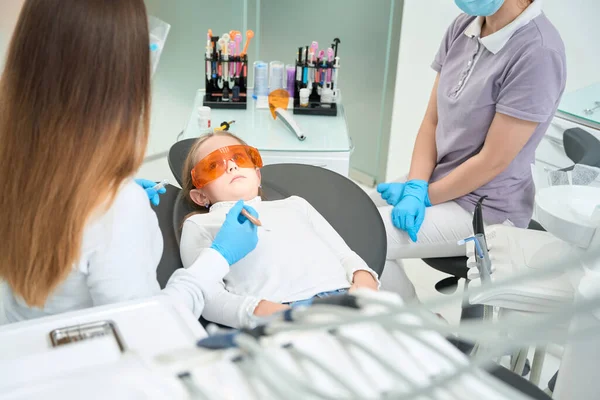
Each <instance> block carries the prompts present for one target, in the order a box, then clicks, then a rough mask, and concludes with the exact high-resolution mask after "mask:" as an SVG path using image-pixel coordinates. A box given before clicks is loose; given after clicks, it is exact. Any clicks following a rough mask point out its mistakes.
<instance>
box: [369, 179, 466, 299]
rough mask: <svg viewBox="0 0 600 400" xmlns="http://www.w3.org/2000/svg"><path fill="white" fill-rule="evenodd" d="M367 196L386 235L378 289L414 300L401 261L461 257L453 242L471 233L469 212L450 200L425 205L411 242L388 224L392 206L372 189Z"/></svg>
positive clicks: (412, 290) (401, 232) (462, 253)
mask: <svg viewBox="0 0 600 400" xmlns="http://www.w3.org/2000/svg"><path fill="white" fill-rule="evenodd" d="M403 181H404V179H400V180H398V181H397V182H403ZM370 197H371V199H372V200H373V202H374V203H375V205H376V206H377V208H378V209H379V213H380V214H381V219H382V220H383V223H384V225H385V231H386V234H387V235H386V236H387V256H386V259H387V261H386V263H385V267H384V270H383V274H382V276H381V288H382V289H383V290H387V291H391V292H395V293H398V294H399V295H400V296H401V297H402V299H403V300H404V301H406V302H411V301H418V299H417V295H416V291H415V287H414V285H413V284H412V282H411V281H410V279H409V278H408V276H407V275H406V272H405V271H404V265H403V264H402V261H401V260H402V259H404V258H432V257H455V256H461V255H462V256H464V255H465V247H464V246H459V245H457V242H458V241H459V240H461V239H464V238H466V237H469V236H471V235H473V215H472V214H471V213H470V212H468V211H466V210H465V209H463V208H462V207H461V206H459V205H458V204H457V203H455V202H453V201H450V202H447V203H442V204H438V205H435V206H432V207H428V208H427V210H426V211H425V220H424V221H423V225H421V229H420V230H419V234H418V236H417V242H416V243H414V242H413V241H412V240H410V238H409V237H408V233H406V232H405V231H403V230H401V229H398V228H396V227H395V226H394V224H393V223H392V209H393V207H392V206H390V205H388V204H387V203H386V201H385V200H383V199H382V198H381V195H380V194H379V193H378V192H377V191H376V190H375V191H374V192H373V193H371V195H370Z"/></svg>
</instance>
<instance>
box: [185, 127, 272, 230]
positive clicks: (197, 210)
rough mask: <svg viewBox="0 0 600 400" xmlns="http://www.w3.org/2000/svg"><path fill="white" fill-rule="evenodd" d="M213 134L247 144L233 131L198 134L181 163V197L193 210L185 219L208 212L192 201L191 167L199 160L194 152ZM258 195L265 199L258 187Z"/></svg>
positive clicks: (205, 208) (193, 187) (206, 208)
mask: <svg viewBox="0 0 600 400" xmlns="http://www.w3.org/2000/svg"><path fill="white" fill-rule="evenodd" d="M214 136H229V137H231V138H234V139H235V140H237V141H238V142H239V143H240V144H243V145H244V146H247V145H248V144H247V143H246V142H244V141H243V140H242V139H240V138H239V137H237V136H236V135H234V134H233V133H231V132H227V131H215V132H212V133H209V134H207V135H204V136H200V137H199V138H198V140H196V141H195V142H194V144H193V145H192V148H191V149H190V152H189V153H188V155H187V158H186V159H185V162H184V163H183V188H182V191H183V197H184V198H185V199H186V201H187V202H188V204H189V205H190V206H191V207H192V208H193V210H194V211H193V212H192V213H191V214H189V215H188V216H186V219H187V218H189V217H191V216H192V215H195V214H203V213H206V212H208V207H203V206H201V205H199V204H196V203H195V202H194V200H192V198H191V196H190V193H191V191H192V190H194V189H195V186H194V183H193V182H192V169H194V167H195V166H196V164H197V163H198V162H199V161H200V160H197V159H196V153H198V149H199V148H200V146H201V145H202V143H204V142H206V141H207V140H208V139H210V138H212V137H214ZM258 195H259V196H260V197H261V198H262V199H263V200H264V199H265V196H264V194H263V191H262V189H261V188H258Z"/></svg>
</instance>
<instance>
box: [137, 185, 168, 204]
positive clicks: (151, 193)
mask: <svg viewBox="0 0 600 400" xmlns="http://www.w3.org/2000/svg"><path fill="white" fill-rule="evenodd" d="M135 183H137V184H138V185H140V186H141V187H142V188H143V189H144V190H145V191H146V194H147V195H148V199H149V200H150V202H151V203H152V204H154V205H155V206H157V205H158V203H160V198H159V196H158V195H159V194H164V193H166V192H167V188H162V189H159V190H158V191H156V190H154V189H152V188H153V187H154V186H156V185H157V183H156V182H154V181H150V180H148V179H136V180H135Z"/></svg>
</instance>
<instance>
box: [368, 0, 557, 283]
mask: <svg viewBox="0 0 600 400" xmlns="http://www.w3.org/2000/svg"><path fill="white" fill-rule="evenodd" d="M455 2H456V4H457V6H458V7H459V8H460V9H461V10H462V11H464V14H461V15H459V16H458V17H457V18H456V19H455V20H454V22H453V23H452V25H450V27H449V28H448V30H447V32H446V34H445V36H444V38H443V39H442V42H441V45H440V48H439V51H438V53H437V55H436V56H435V59H434V61H433V64H432V68H433V69H434V70H435V71H436V72H437V76H436V79H435V83H434V85H433V90H432V92H431V97H430V100H429V105H428V107H427V111H426V113H425V117H424V118H423V122H422V124H421V127H420V129H419V132H418V134H417V138H416V142H415V146H414V150H413V154H412V161H411V166H410V171H409V173H408V177H407V178H406V179H402V180H399V181H398V182H393V183H383V184H380V185H379V186H378V187H377V191H378V193H374V194H373V199H374V200H375V201H376V203H377V205H378V207H379V210H380V212H381V215H382V218H383V220H384V222H385V224H386V230H387V235H388V253H387V259H388V260H390V262H388V264H390V263H392V262H391V260H397V259H402V258H428V257H451V256H458V255H464V248H462V247H459V246H457V245H456V242H457V241H458V240H459V239H463V238H465V237H467V236H470V235H472V234H473V228H472V215H473V211H474V208H475V204H476V202H477V201H478V200H479V199H480V197H481V196H487V199H486V200H485V201H484V203H483V216H484V220H485V222H486V223H487V224H503V223H507V224H511V225H515V226H517V227H521V228H525V227H527V225H528V224H529V221H530V219H531V216H532V213H533V204H534V193H535V188H534V183H533V178H532V176H531V168H530V165H531V164H532V163H533V162H534V160H535V149H536V147H537V146H538V144H539V142H540V140H542V137H543V136H544V134H545V132H546V130H547V128H548V126H549V124H550V121H551V120H552V118H553V116H554V113H555V112H556V109H557V108H558V104H559V101H560V98H561V96H562V93H563V91H564V89H565V82H566V76H567V71H566V57H565V49H564V45H563V42H562V40H561V37H560V34H559V33H558V31H557V30H556V28H555V27H554V26H553V25H552V23H551V22H550V21H549V20H548V18H547V17H546V16H545V15H544V13H543V11H542V0H534V1H531V0H455ZM392 264H393V263H392ZM386 273H387V274H388V275H394V274H397V275H398V274H399V276H398V277H397V278H396V280H397V279H406V280H407V278H406V275H404V272H403V270H402V267H401V266H398V265H389V266H386V267H385V270H384V275H383V277H382V287H383V288H385V289H392V290H394V288H391V287H388V286H387V284H386ZM407 283H408V286H409V288H408V289H407V290H409V289H410V290H413V292H414V288H412V285H410V283H409V282H407ZM395 290H398V288H395ZM400 290H402V289H400Z"/></svg>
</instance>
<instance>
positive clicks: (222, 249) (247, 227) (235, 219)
mask: <svg viewBox="0 0 600 400" xmlns="http://www.w3.org/2000/svg"><path fill="white" fill-rule="evenodd" d="M244 208H245V209H246V211H248V212H249V213H250V215H252V216H253V217H255V218H258V213H257V212H256V210H255V209H254V208H252V207H250V206H245V205H244V202H243V201H242V200H240V201H238V202H237V203H236V204H235V205H234V206H233V207H232V208H231V210H229V212H228V213H227V216H226V217H225V222H224V223H223V226H221V229H220V230H219V232H218V233H217V236H216V237H215V240H214V241H213V244H212V246H211V248H212V249H215V250H216V251H218V252H219V253H221V255H222V256H223V257H225V259H226V260H227V262H228V263H229V265H232V264H235V263H236V262H238V261H240V260H241V259H242V258H244V257H246V255H247V254H248V253H250V252H251V251H252V250H254V248H255V247H256V244H257V243H258V234H257V231H256V226H255V225H254V224H252V222H250V221H248V218H246V217H244V216H243V215H242V214H241V212H242V209H244Z"/></svg>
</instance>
